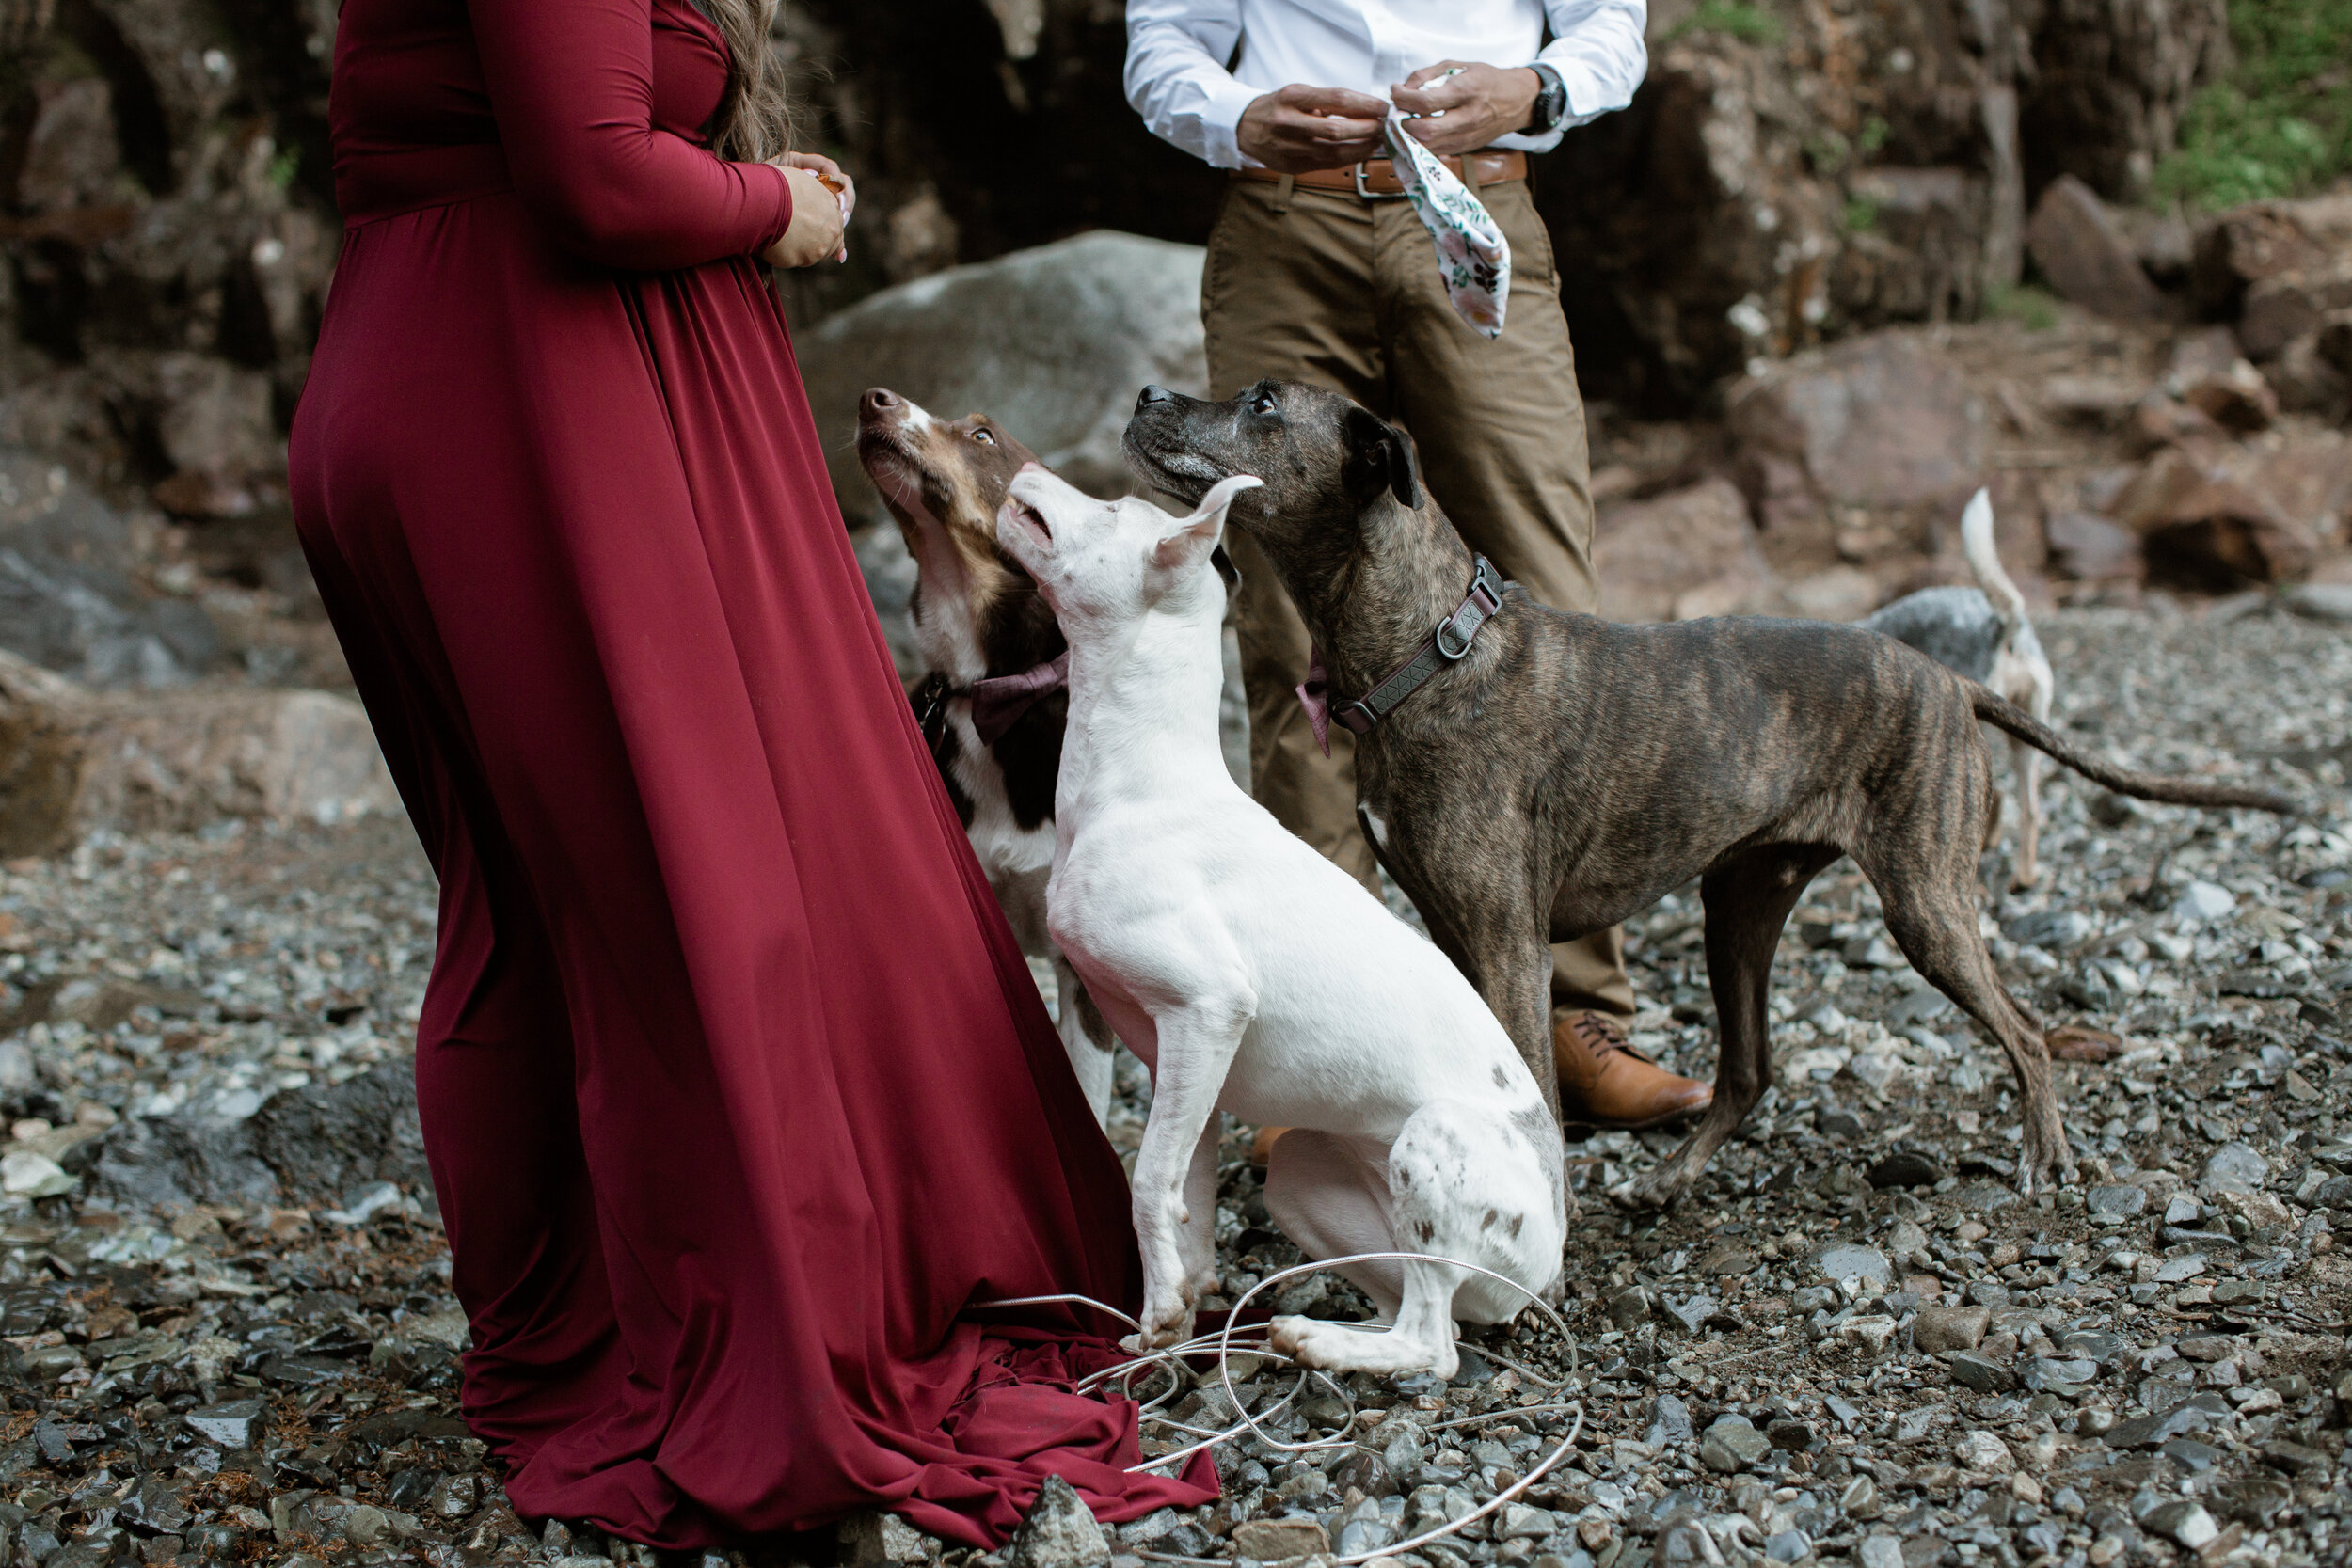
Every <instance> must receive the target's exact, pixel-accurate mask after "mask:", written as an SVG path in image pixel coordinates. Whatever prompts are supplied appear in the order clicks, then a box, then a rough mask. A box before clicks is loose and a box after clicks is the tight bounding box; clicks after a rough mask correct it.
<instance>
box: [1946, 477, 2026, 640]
mask: <svg viewBox="0 0 2352 1568" xmlns="http://www.w3.org/2000/svg"><path fill="white" fill-rule="evenodd" d="M1960 548H1961V553H1962V554H1963V555H1965V556H1966V557H1967V558H1968V569H1969V570H1970V571H1972V572H1974V573H1976V574H1977V586H1978V587H1979V588H1981V589H1983V590H1984V596H1985V598H1986V599H1987V600H1989V601H1991V603H1992V605H1993V612H1994V614H1995V615H1998V616H1999V617H2000V618H2001V625H2002V626H2003V627H2005V628H2006V629H2007V630H2008V632H2009V635H2010V638H2011V639H2012V640H2013V639H2014V638H2015V637H2016V636H2017V631H2018V628H2019V627H2021V626H2024V625H2025V624H2026V595H2025V594H2020V593H2019V592H2018V591H2017V585H2016V584H2015V583H2013V582H2011V581H2010V580H2009V574H2008V573H2007V572H2005V571H2003V570H2002V569H2001V553H2000V551H1998V550H1997V549H1995V548H1994V546H1993V498H1992V496H1991V495H1990V494H1988V493H1987V492H1985V491H1983V490H1979V491H1978V492H1977V493H1976V494H1975V495H1973V496H1971V497H1969V498H1968V510H1967V511H1965V512H1963V513H1962V514H1961V515H1960Z"/></svg>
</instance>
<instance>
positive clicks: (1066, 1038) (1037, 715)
mask: <svg viewBox="0 0 2352 1568" xmlns="http://www.w3.org/2000/svg"><path fill="white" fill-rule="evenodd" d="M857 455H858V461H859V462H860V463H862V464H864V465H865V467H866V477H867V478H868V479H870V480H872V481H873V482H874V488H875V489H877V490H879V491H881V492H882V500H883V501H884V502H885V503H886V504H887V505H888V506H889V508H890V515H891V516H892V517H893V518H894V519H896V520H897V522H898V531H899V533H900V534H901V535H902V536H903V537H904V538H905V540H906V546H907V553H908V554H909V555H911V556H913V557H914V565H915V572H916V583H915V590H914V600H913V602H912V604H911V605H910V607H909V610H910V613H911V614H912V616H913V619H914V639H915V646H916V647H917V649H918V650H919V651H920V652H921V654H922V656H923V666H924V669H925V671H926V672H927V673H926V675H925V678H924V679H923V681H922V682H921V683H920V684H918V685H917V686H916V687H915V689H914V693H913V694H912V701H913V702H914V712H915V718H916V720H917V721H919V722H920V723H921V724H922V726H923V738H924V741H925V742H926V743H927V744H928V745H929V746H930V752H931V760H932V761H934V762H936V763H937V764H938V765H939V774H940V777H941V778H942V779H943V780H945V781H946V785H947V794H948V798H949V799H950V800H953V801H954V802H955V806H956V815H957V816H959V817H960V818H961V819H962V822H963V828H964V832H966V833H967V834H968V835H969V836H970V837H971V840H972V851H973V853H974V854H976V855H977V856H978V857H979V862H980V868H981V870H983V871H985V872H986V873H987V874H988V883H989V886H990V887H991V888H993V890H994V891H995V894H996V902H997V903H998V904H999V905H1001V906H1002V907H1003V909H1004V911H1005V919H1006V920H1007V922H1009V924H1010V925H1011V927H1012V932H1013V935H1014V937H1015V938H1016V939H1017V940H1018V941H1019V942H1020V943H1021V950H1022V951H1023V952H1024V953H1026V954H1028V955H1029V956H1030V957H1032V958H1042V959H1044V960H1046V961H1047V962H1049V963H1051V964H1052V965H1053V966H1054V980H1055V984H1056V986H1057V989H1058V990H1059V993H1060V1002H1061V1008H1060V1010H1061V1023H1060V1033H1061V1040H1062V1046H1063V1049H1065V1050H1066V1051H1068V1052H1069V1053H1070V1066H1071V1070H1072V1071H1073V1072H1075V1073H1076V1074H1077V1078H1078V1084H1079V1086H1080V1087H1082V1088H1083V1089H1084V1090H1085V1091H1086V1097H1087V1103H1088V1104H1089V1105H1091V1106H1093V1107H1094V1117H1095V1120H1096V1121H1098V1122H1100V1121H1102V1120H1104V1118H1105V1117H1107V1115H1108V1114H1109V1109H1110V1099H1111V1076H1112V1074H1111V1068H1112V1053H1113V1051H1114V1049H1115V1048H1116V1047H1117V1045H1118V1043H1119V1042H1118V1038H1117V1037H1116V1036H1114V1035H1113V1034H1112V1032H1111V1028H1110V1025H1109V1024H1108V1023H1107V1022H1104V1018H1103V1015H1102V1014H1101V1013H1100V1012H1099V1011H1097V1010H1096V1008H1095V1006H1094V1002H1093V999H1092V998H1090V997H1089V996H1088V995H1087V991H1086V986H1085V983H1084V982H1083V981H1081V980H1080V979H1079V978H1078V975H1077V972H1076V971H1075V970H1073V969H1072V968H1071V967H1070V963H1069V960H1068V959H1066V958H1063V957H1062V955H1061V953H1060V952H1059V951H1058V950H1057V949H1056V948H1055V946H1054V943H1053V941H1052V939H1051V938H1049V937H1048V936H1047V935H1046V931H1045V882H1046V879H1047V878H1048V877H1049V876H1050V875H1051V874H1052V872H1053V868H1054V782H1055V779H1056V777H1057V775H1058V774H1059V773H1060V771H1061V745H1062V731H1063V727H1064V725H1065V723H1066V722H1067V720H1068V717H1069V707H1070V703H1069V694H1068V689H1067V685H1066V682H1065V679H1064V672H1065V671H1066V670H1067V668H1068V646H1067V644H1065V643H1064V642H1063V641H1062V635H1061V628H1060V627H1059V626H1057V625H1056V624H1055V622H1054V611H1053V610H1052V609H1051V608H1050V607H1049V606H1048V605H1047V604H1046V603H1045V600H1044V599H1043V597H1042V596H1041V595H1040V594H1039V593H1038V591H1037V584H1036V583H1035V582H1033V581H1032V580H1030V578H1029V575H1028V574H1027V573H1026V572H1025V571H1023V570H1022V569H1021V568H1020V567H1019V566H1017V565H1015V564H1014V563H1013V562H1012V560H1011V558H1010V557H1009V556H1007V555H1006V554H1005V551H1004V549H1003V547H1002V546H999V545H998V544H997V543H996V510H997V508H999V507H1001V506H1002V505H1004V503H1005V490H1006V487H1007V486H1008V485H1009V484H1010V483H1012V477H1013V475H1015V474H1017V473H1019V472H1020V471H1021V467H1022V465H1023V464H1025V463H1035V462H1036V461H1037V458H1036V455H1035V454H1034V453H1032V452H1031V451H1029V449H1028V448H1026V447H1025V446H1023V445H1022V444H1021V443H1020V442H1019V441H1017V440H1015V439H1013V437H1012V436H1010V435H1009V434H1007V432H1006V431H1005V429H1004V428H1003V427H1002V426H1001V425H999V424H997V423H996V422H995V421H994V420H991V419H990V418H989V417H988V416H987V415H985V414H971V415H967V416H965V417H964V418H962V419H961V420H954V421H952V422H950V421H948V420H941V419H937V418H934V417H933V416H932V415H930V414H929V413H926V412H925V411H924V410H923V409H922V408H921V407H920V406H918V405H917V404H914V403H911V402H909V401H908V400H907V399H905V398H902V397H900V396H898V394H897V393H895V392H892V391H890V390H888V389H887V388H881V387H876V388H870V389H869V390H868V391H867V392H866V395H865V396H864V397H863V398H861V399H859V400H858V424H857Z"/></svg>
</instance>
